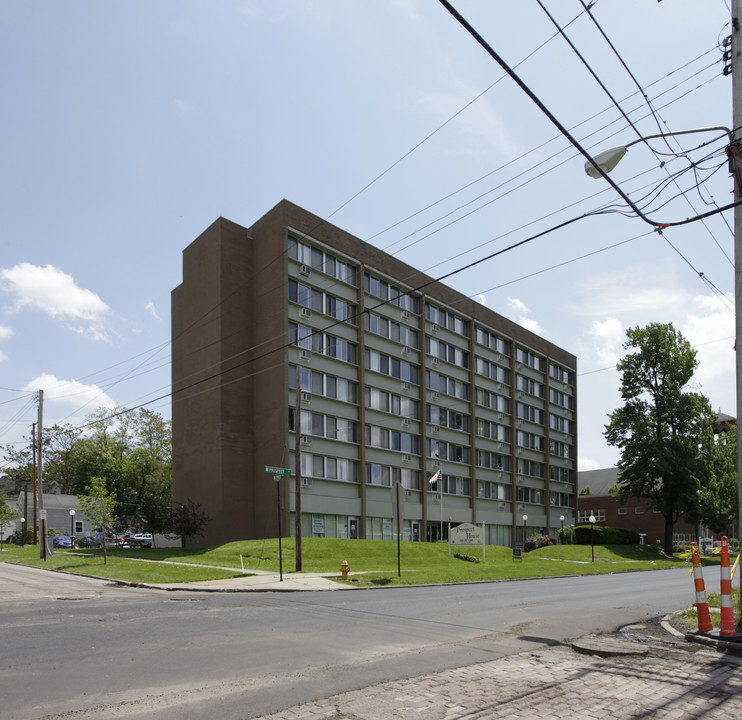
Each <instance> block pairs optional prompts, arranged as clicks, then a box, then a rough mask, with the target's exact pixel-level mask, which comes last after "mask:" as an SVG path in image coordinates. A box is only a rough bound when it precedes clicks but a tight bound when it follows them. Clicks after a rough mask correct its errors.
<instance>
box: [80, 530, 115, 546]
mask: <svg viewBox="0 0 742 720" xmlns="http://www.w3.org/2000/svg"><path fill="white" fill-rule="evenodd" d="M105 538H106V545H113V544H114V541H113V536H112V535H106V536H105ZM78 544H79V546H80V547H86V548H101V547H103V533H102V532H97V533H95V534H94V535H92V536H90V535H88V536H87V537H84V538H80V541H79V543H78Z"/></svg>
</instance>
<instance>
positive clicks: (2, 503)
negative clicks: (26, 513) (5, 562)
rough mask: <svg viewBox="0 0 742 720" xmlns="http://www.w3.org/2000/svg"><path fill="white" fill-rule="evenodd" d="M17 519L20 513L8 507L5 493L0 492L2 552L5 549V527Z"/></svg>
mask: <svg viewBox="0 0 742 720" xmlns="http://www.w3.org/2000/svg"><path fill="white" fill-rule="evenodd" d="M17 517H18V513H17V512H16V511H15V510H13V508H11V507H10V505H8V501H7V500H6V499H5V492H4V491H2V490H0V552H2V549H3V533H4V532H5V526H6V525H7V524H8V523H9V522H10V521H11V520H15V519H16V518H17Z"/></svg>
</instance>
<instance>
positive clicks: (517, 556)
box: [513, 547, 523, 562]
mask: <svg viewBox="0 0 742 720" xmlns="http://www.w3.org/2000/svg"><path fill="white" fill-rule="evenodd" d="M522 559H523V550H522V549H521V548H519V547H514V548H513V562H515V561H516V560H522Z"/></svg>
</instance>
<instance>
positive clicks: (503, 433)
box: [476, 418, 510, 442]
mask: <svg viewBox="0 0 742 720" xmlns="http://www.w3.org/2000/svg"><path fill="white" fill-rule="evenodd" d="M476 433H477V435H479V437H483V438H489V439H490V440H499V441H500V442H510V428H509V427H507V426H506V425H498V424H497V423H493V422H490V421H489V420H482V419H480V418H477V421H476Z"/></svg>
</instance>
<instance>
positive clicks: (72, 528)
mask: <svg viewBox="0 0 742 720" xmlns="http://www.w3.org/2000/svg"><path fill="white" fill-rule="evenodd" d="M74 537H75V511H74V510H70V540H72V547H73V548H74V547H75V541H74V539H73V538H74Z"/></svg>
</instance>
